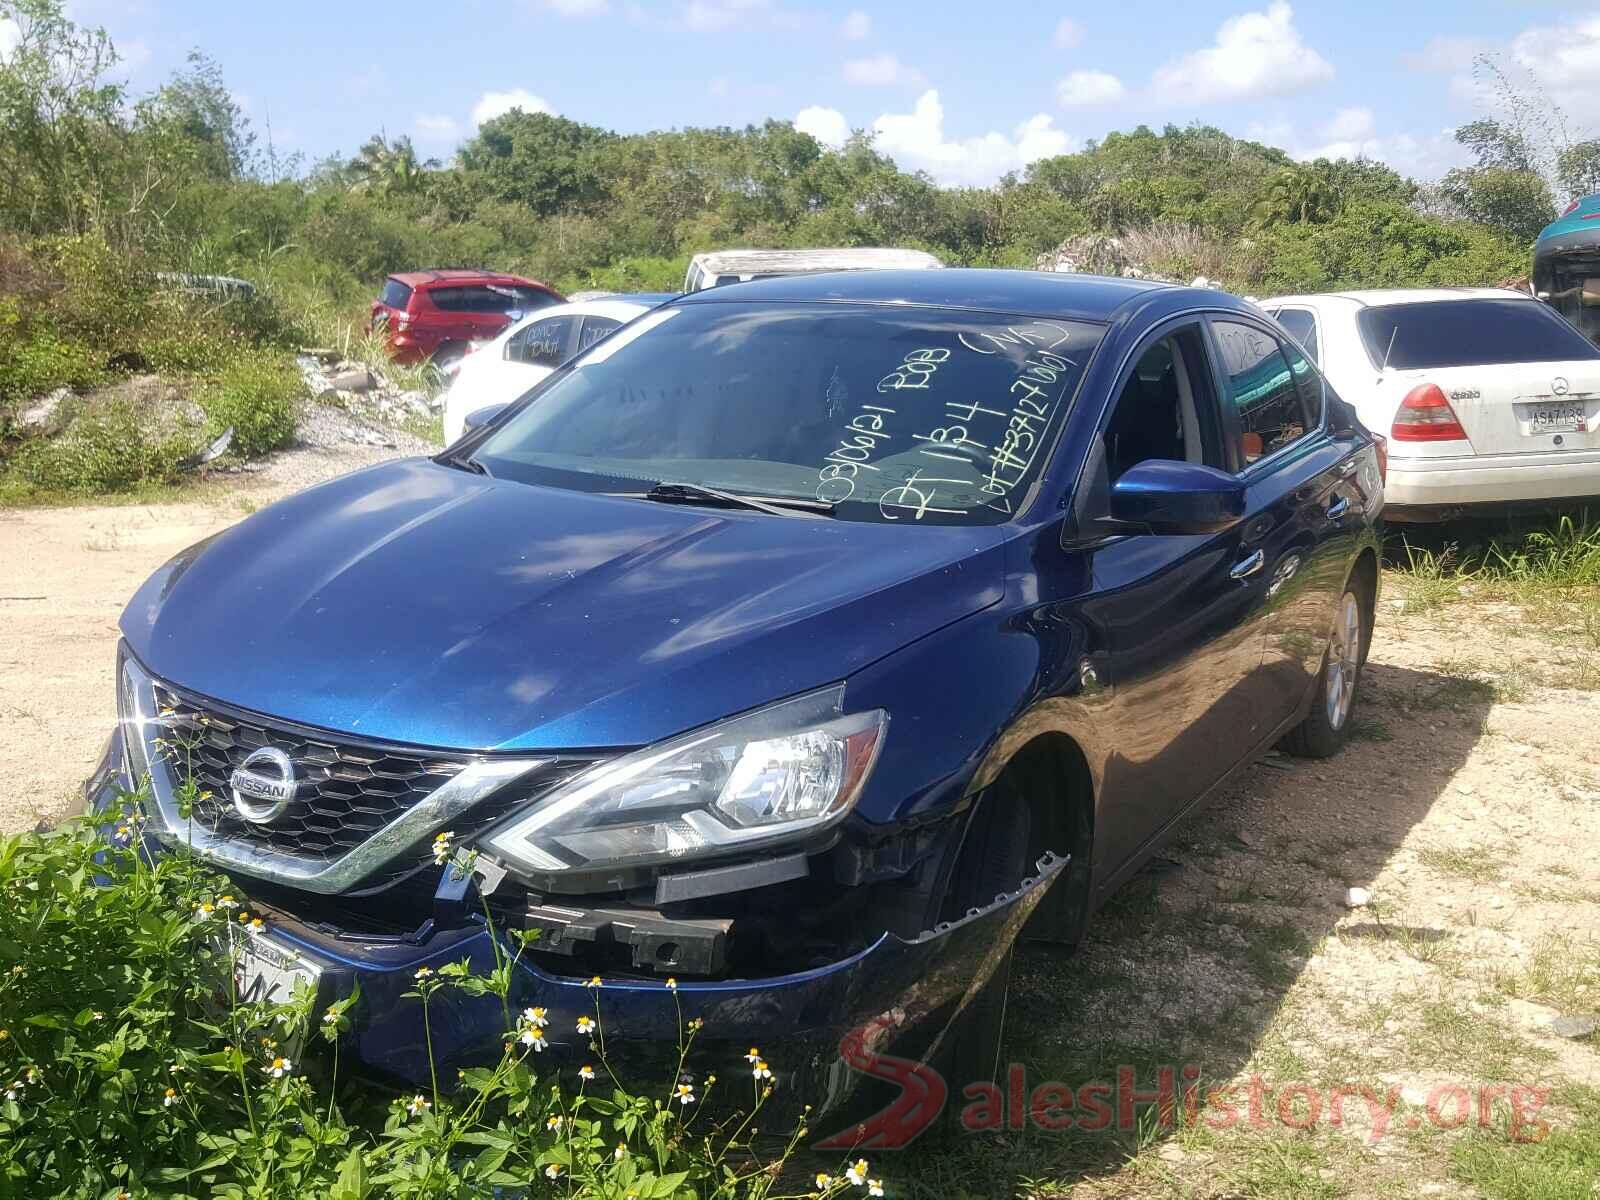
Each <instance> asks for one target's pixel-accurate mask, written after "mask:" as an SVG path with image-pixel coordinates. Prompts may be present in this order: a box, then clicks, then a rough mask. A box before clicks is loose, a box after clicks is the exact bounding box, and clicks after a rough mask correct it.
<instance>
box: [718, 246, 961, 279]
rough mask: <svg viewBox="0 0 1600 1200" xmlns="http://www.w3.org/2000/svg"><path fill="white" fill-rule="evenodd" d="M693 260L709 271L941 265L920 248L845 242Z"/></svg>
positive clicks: (770, 271) (744, 272)
mask: <svg viewBox="0 0 1600 1200" xmlns="http://www.w3.org/2000/svg"><path fill="white" fill-rule="evenodd" d="M694 262H695V263H697V264H699V266H700V269H701V270H703V271H705V272H707V273H708V274H711V275H806V274H811V273H814V272H817V271H893V270H920V269H924V268H929V267H942V266H944V263H942V262H940V261H939V260H938V259H937V258H935V257H934V256H933V255H931V254H928V253H926V252H924V251H922V250H899V249H892V248H884V247H877V246H847V247H840V248H837V249H827V250H707V251H705V252H704V253H701V254H696V255H695V256H694Z"/></svg>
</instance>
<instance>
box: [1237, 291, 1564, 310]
mask: <svg viewBox="0 0 1600 1200" xmlns="http://www.w3.org/2000/svg"><path fill="white" fill-rule="evenodd" d="M1531 299H1533V297H1531V296H1529V295H1528V293H1526V292H1516V291H1512V290H1511V289H1510V288H1485V287H1444V288H1369V289H1366V290H1363V291H1350V292H1311V293H1306V294H1304V295H1298V296H1269V297H1268V298H1266V299H1265V300H1258V301H1257V302H1256V303H1258V304H1260V305H1261V306H1262V307H1263V308H1275V307H1278V306H1280V305H1285V304H1309V305H1313V306H1315V305H1321V304H1326V303H1327V302H1328V301H1330V300H1331V301H1334V302H1335V303H1340V302H1342V303H1345V304H1349V305H1354V306H1356V307H1360V308H1366V307H1368V306H1369V305H1374V304H1430V303H1433V302H1435V301H1438V300H1531Z"/></svg>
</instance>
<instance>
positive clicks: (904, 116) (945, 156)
mask: <svg viewBox="0 0 1600 1200" xmlns="http://www.w3.org/2000/svg"><path fill="white" fill-rule="evenodd" d="M872 128H873V132H874V133H875V134H876V135H877V136H876V140H875V142H874V145H875V146H876V147H877V149H879V150H881V151H883V153H885V154H887V155H889V156H891V157H892V158H893V159H894V160H895V161H896V162H897V163H899V165H900V166H902V167H905V168H908V169H911V170H924V171H927V172H928V173H929V174H930V175H932V176H933V177H934V178H935V179H938V180H939V181H940V182H941V183H952V184H970V185H981V184H988V183H993V182H994V181H995V180H996V179H997V178H999V177H1000V176H1001V175H1003V174H1005V173H1006V172H1007V171H1016V170H1020V169H1021V168H1022V167H1025V166H1027V165H1028V164H1029V163H1030V162H1033V161H1035V160H1036V159H1040V158H1049V157H1050V156H1052V155H1056V154H1065V153H1067V152H1068V151H1069V150H1071V149H1072V147H1073V139H1072V138H1070V137H1069V136H1068V135H1067V134H1066V133H1065V132H1064V131H1063V130H1060V129H1057V128H1056V125H1055V119H1054V118H1053V117H1051V116H1050V115H1049V114H1048V113H1038V114H1036V115H1034V116H1032V117H1029V118H1028V119H1027V120H1026V121H1023V122H1022V123H1021V124H1020V125H1018V126H1017V127H1016V128H1015V129H1014V130H1013V131H1012V132H1011V134H1010V135H1009V136H1007V135H1006V134H1003V133H999V132H992V131H991V132H989V133H985V134H982V135H980V136H978V137H969V138H958V139H952V138H949V137H947V136H946V134H945V128H944V105H943V104H941V103H940V102H939V93H938V91H937V90H935V89H932V88H930V89H929V90H928V91H926V92H924V93H922V95H921V97H920V98H919V99H918V100H917V103H916V107H915V108H914V109H913V110H912V111H911V112H909V113H885V114H883V115H882V116H881V117H879V118H878V119H877V120H876V121H874V122H873V123H872Z"/></svg>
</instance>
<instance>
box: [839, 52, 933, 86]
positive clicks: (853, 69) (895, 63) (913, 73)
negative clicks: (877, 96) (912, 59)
mask: <svg viewBox="0 0 1600 1200" xmlns="http://www.w3.org/2000/svg"><path fill="white" fill-rule="evenodd" d="M844 77H845V78H846V79H847V80H849V81H850V82H851V83H854V84H858V85H860V86H861V87H890V86H892V85H895V84H907V85H915V84H919V83H921V82H922V72H921V71H919V70H917V69H916V68H915V67H908V66H907V65H906V64H905V63H903V62H901V61H900V59H899V58H898V57H896V56H895V55H893V54H874V55H873V56H872V57H871V58H853V59H851V60H850V61H849V62H847V63H845V65H844Z"/></svg>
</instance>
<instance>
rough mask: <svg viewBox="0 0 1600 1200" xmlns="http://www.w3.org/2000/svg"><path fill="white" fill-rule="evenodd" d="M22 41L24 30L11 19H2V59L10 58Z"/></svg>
mask: <svg viewBox="0 0 1600 1200" xmlns="http://www.w3.org/2000/svg"><path fill="white" fill-rule="evenodd" d="M21 41H22V30H21V29H19V28H17V23H16V22H15V21H13V20H12V19H11V18H10V17H0V58H9V57H10V55H11V52H12V51H13V50H15V49H16V48H17V46H18V44H19V43H21Z"/></svg>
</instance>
